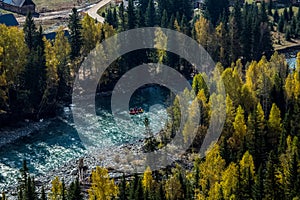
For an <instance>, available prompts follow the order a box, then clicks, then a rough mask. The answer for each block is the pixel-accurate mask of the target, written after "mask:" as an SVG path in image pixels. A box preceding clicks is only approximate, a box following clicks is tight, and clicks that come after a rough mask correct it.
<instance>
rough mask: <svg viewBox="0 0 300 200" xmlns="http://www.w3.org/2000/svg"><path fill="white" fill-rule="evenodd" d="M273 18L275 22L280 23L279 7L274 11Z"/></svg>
mask: <svg viewBox="0 0 300 200" xmlns="http://www.w3.org/2000/svg"><path fill="white" fill-rule="evenodd" d="M273 19H274V22H276V23H278V21H279V13H278V8H277V7H276V8H275V11H274V14H273Z"/></svg>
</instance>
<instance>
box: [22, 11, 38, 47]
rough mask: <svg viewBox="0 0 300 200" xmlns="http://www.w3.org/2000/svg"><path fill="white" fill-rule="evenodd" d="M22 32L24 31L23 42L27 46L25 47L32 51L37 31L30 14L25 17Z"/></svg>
mask: <svg viewBox="0 0 300 200" xmlns="http://www.w3.org/2000/svg"><path fill="white" fill-rule="evenodd" d="M23 30H24V36H25V42H26V44H27V47H28V48H29V50H32V49H33V48H34V47H35V43H36V42H35V39H36V35H37V29H36V26H35V23H34V21H33V18H32V15H31V12H28V14H27V16H26V19H25V24H24V27H23Z"/></svg>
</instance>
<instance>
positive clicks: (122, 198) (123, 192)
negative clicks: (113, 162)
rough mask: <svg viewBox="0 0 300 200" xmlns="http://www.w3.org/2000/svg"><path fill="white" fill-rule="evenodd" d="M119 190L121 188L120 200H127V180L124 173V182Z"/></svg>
mask: <svg viewBox="0 0 300 200" xmlns="http://www.w3.org/2000/svg"><path fill="white" fill-rule="evenodd" d="M119 188H120V195H119V198H120V200H127V192H126V179H125V174H124V173H123V176H122V181H121V184H120V186H119Z"/></svg>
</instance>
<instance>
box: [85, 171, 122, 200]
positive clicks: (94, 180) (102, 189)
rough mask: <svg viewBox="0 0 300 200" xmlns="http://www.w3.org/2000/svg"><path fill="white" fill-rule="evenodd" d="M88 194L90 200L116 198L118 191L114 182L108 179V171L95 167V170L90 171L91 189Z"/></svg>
mask: <svg viewBox="0 0 300 200" xmlns="http://www.w3.org/2000/svg"><path fill="white" fill-rule="evenodd" d="M88 193H89V199H90V200H94V199H98V200H110V199H113V198H115V197H117V195H118V193H119V189H118V187H117V186H116V185H115V183H114V180H111V179H110V177H109V174H108V170H107V169H105V168H102V167H99V166H97V167H96V170H93V171H92V175H91V188H90V189H89V190H88Z"/></svg>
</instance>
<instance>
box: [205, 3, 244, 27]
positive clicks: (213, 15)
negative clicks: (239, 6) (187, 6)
mask: <svg viewBox="0 0 300 200" xmlns="http://www.w3.org/2000/svg"><path fill="white" fill-rule="evenodd" d="M236 2H238V1H236ZM238 3H239V2H238ZM204 5H205V8H206V10H205V15H204V16H206V18H207V19H209V20H210V21H211V23H212V24H213V25H214V26H216V25H217V24H218V22H219V21H220V19H221V17H222V15H225V16H223V17H225V18H228V15H229V1H228V0H223V1H219V0H205V1H204Z"/></svg>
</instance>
